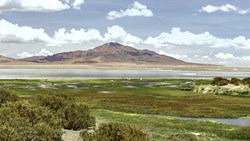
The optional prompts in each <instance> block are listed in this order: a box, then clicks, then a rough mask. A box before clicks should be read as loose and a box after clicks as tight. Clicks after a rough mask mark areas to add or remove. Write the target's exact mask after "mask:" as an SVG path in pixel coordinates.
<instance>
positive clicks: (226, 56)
mask: <svg viewBox="0 0 250 141" xmlns="http://www.w3.org/2000/svg"><path fill="white" fill-rule="evenodd" d="M214 56H215V57H216V58H219V59H222V60H230V59H234V60H240V61H250V56H234V55H233V54H230V53H222V52H220V53H218V54H216V55H214Z"/></svg>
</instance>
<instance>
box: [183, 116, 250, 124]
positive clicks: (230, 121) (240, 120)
mask: <svg viewBox="0 0 250 141" xmlns="http://www.w3.org/2000/svg"><path fill="white" fill-rule="evenodd" d="M179 119H182V120H198V121H216V122H221V123H226V124H231V125H237V126H250V118H238V119H216V118H179Z"/></svg>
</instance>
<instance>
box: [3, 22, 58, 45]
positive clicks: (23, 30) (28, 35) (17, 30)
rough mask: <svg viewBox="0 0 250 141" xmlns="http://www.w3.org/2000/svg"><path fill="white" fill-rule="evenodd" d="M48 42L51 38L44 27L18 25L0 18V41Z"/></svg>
mask: <svg viewBox="0 0 250 141" xmlns="http://www.w3.org/2000/svg"><path fill="white" fill-rule="evenodd" d="M34 42H39V43H49V42H53V40H52V39H51V38H50V37H49V36H48V35H47V34H46V33H45V31H44V29H41V28H40V29H34V28H31V27H28V26H19V25H17V24H12V23H10V22H8V21H6V20H0V43H34Z"/></svg>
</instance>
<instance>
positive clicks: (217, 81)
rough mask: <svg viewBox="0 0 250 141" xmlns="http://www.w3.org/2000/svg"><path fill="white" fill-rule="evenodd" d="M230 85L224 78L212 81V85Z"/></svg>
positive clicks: (216, 78)
mask: <svg viewBox="0 0 250 141" xmlns="http://www.w3.org/2000/svg"><path fill="white" fill-rule="evenodd" d="M227 84H229V80H227V79H226V78H223V77H215V78H214V79H213V81H212V85H218V86H224V85H227Z"/></svg>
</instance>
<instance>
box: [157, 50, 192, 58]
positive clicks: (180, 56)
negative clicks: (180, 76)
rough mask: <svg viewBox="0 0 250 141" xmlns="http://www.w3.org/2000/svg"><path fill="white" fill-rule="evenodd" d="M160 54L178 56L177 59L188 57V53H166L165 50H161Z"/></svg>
mask: <svg viewBox="0 0 250 141" xmlns="http://www.w3.org/2000/svg"><path fill="white" fill-rule="evenodd" d="M159 54H161V55H166V56H170V57H173V58H177V59H186V58H188V55H184V54H182V55H180V54H172V53H166V52H164V51H160V52H159Z"/></svg>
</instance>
